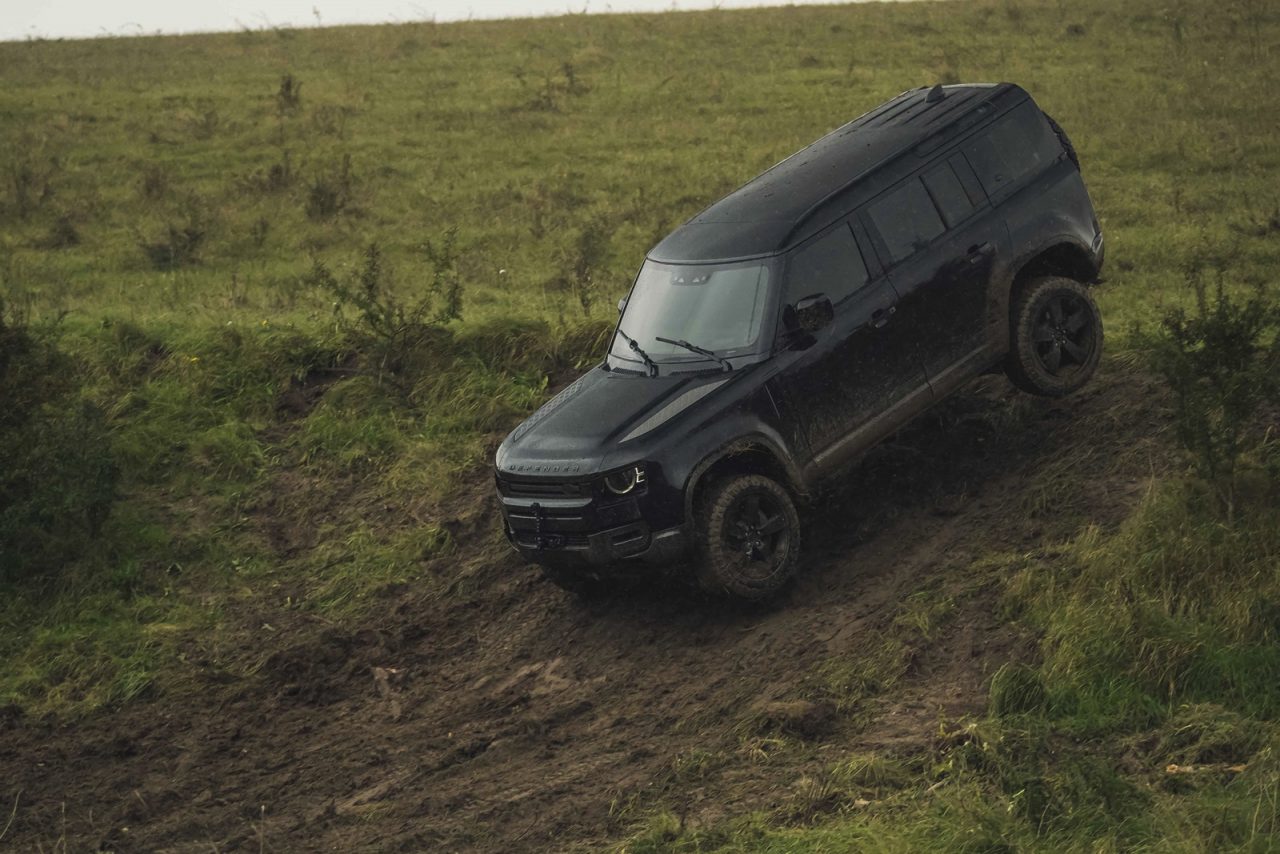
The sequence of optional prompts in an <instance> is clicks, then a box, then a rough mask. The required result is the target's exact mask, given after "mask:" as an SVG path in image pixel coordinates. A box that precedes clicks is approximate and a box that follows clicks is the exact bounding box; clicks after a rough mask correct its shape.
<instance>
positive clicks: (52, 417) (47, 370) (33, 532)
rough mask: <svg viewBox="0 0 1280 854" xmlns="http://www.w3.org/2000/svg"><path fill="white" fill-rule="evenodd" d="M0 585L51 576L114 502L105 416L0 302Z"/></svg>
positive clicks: (57, 355)
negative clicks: (1, 403) (0, 399)
mask: <svg viewBox="0 0 1280 854" xmlns="http://www.w3.org/2000/svg"><path fill="white" fill-rule="evenodd" d="M0 389H2V390H3V399H4V404H5V405H4V406H3V407H0V582H10V581H17V580H21V579H23V578H27V577H32V576H38V575H45V574H49V573H52V572H53V571H56V570H57V569H59V568H60V567H61V566H62V565H63V564H65V563H66V562H67V561H69V560H73V559H74V558H75V557H76V556H77V555H78V554H79V553H81V551H82V550H83V549H84V548H85V546H86V545H87V544H88V542H89V541H90V540H92V539H93V538H94V537H96V536H97V534H98V532H99V529H100V528H101V526H102V524H103V522H104V521H105V520H106V518H107V514H108V513H109V511H110V509H111V504H112V501H113V499H114V497H115V483H116V467H115V464H114V462H113V460H112V456H111V444H110V436H109V435H108V432H107V427H106V423H105V420H104V418H103V416H102V413H101V412H100V411H99V410H98V409H97V408H96V407H94V406H92V405H91V404H89V403H88V402H87V401H85V400H83V399H82V398H81V396H80V393H79V388H78V386H77V382H76V371H75V367H74V365H72V364H71V361H70V360H69V359H68V358H67V357H66V356H65V355H63V354H62V353H61V352H59V351H58V350H57V349H56V348H55V347H53V346H52V345H50V344H48V343H47V342H45V341H42V340H41V339H40V338H39V337H37V336H36V335H34V334H33V333H32V331H31V330H30V329H29V328H28V327H27V326H26V324H25V323H23V322H22V321H21V320H20V319H12V318H11V317H10V316H9V314H8V312H7V311H6V310H5V307H4V303H3V301H0Z"/></svg>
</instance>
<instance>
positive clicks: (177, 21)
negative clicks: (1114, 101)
mask: <svg viewBox="0 0 1280 854" xmlns="http://www.w3.org/2000/svg"><path fill="white" fill-rule="evenodd" d="M832 1H833V0H792V5H801V4H804V5H809V4H813V3H822V2H832ZM781 5H787V4H786V3H785V2H779V0H772V2H770V0H718V2H717V0H675V2H672V0H609V2H604V0H419V2H406V0H198V2H196V1H195V0H0V40H11V39H25V38H35V37H41V38H58V37H69V38H80V37H86V36H106V35H111V36H121V35H138V34H140V33H148V34H149V33H155V32H164V33H190V32H199V31H223V30H239V29H243V28H244V27H250V28H253V29H258V28H261V27H279V26H286V25H287V26H293V27H306V26H315V25H316V24H317V23H320V24H326V25H327V24H352V23H360V24H380V23H388V22H396V21H428V20H432V19H434V20H437V21H457V20H465V19H467V18H508V17H528V16H531V15H558V14H563V13H565V12H569V11H573V12H581V11H583V10H584V8H585V10H586V11H588V12H624V11H625V12H630V11H648V12H658V11H663V10H667V9H707V8H710V7H712V6H719V7H721V8H734V7H741V6H781Z"/></svg>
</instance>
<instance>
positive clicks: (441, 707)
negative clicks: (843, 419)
mask: <svg viewBox="0 0 1280 854" xmlns="http://www.w3.org/2000/svg"><path fill="white" fill-rule="evenodd" d="M1156 406H1158V401H1157V399H1156V397H1155V396H1154V395H1153V394H1152V393H1151V392H1150V389H1149V385H1148V383H1147V382H1146V381H1145V380H1144V379H1143V378H1141V377H1132V376H1117V375H1115V374H1114V373H1113V374H1112V375H1110V376H1108V375H1102V376H1100V377H1099V378H1098V380H1097V382H1096V383H1095V385H1094V386H1093V387H1092V388H1091V389H1090V390H1088V391H1086V392H1084V393H1082V394H1081V395H1079V396H1077V397H1074V398H1071V399H1069V400H1066V401H1056V402H1050V401H1042V400H1031V399H1028V398H1024V397H1019V396H1016V395H1014V394H1013V393H1012V392H1010V391H1008V390H1007V389H1006V386H1005V384H1004V383H1003V381H1000V380H997V379H995V378H992V379H991V380H986V381H983V382H982V383H979V384H978V385H977V387H975V388H974V389H973V390H971V391H970V392H969V393H967V394H965V395H963V396H961V397H959V398H958V399H956V400H955V401H953V402H952V403H950V404H948V405H947V406H945V407H943V408H942V409H941V411H939V412H938V413H936V414H934V415H931V416H929V417H927V418H926V419H924V420H923V421H921V422H920V423H918V424H916V425H914V426H913V427H912V428H910V429H909V430H907V431H904V432H903V433H902V434H900V435H899V436H898V437H896V438H895V440H894V441H892V442H890V443H889V444H888V445H886V446H885V447H884V448H881V449H880V450H878V451H876V452H875V453H874V454H873V455H872V456H871V457H870V458H868V459H867V460H866V461H865V462H864V464H863V465H861V466H860V467H859V468H858V469H856V470H855V471H853V472H851V473H850V474H849V476H848V477H847V478H845V479H843V481H842V486H841V488H840V489H838V490H836V491H835V492H833V493H832V494H831V495H828V496H826V497H825V498H824V499H823V500H822V502H821V504H820V506H819V507H818V508H817V509H816V510H815V511H814V512H813V513H812V514H811V518H810V519H809V520H808V525H809V534H808V539H807V542H808V544H809V552H808V557H807V567H806V569H805V572H804V574H803V576H802V577H801V579H800V580H799V582H798V583H797V584H795V585H794V586H793V587H792V588H791V589H790V591H789V592H788V593H787V595H786V596H785V597H784V598H783V599H782V600H781V601H778V602H775V603H773V604H771V605H766V606H745V605H738V604H733V603H727V602H721V601H711V600H706V599H703V598H701V597H698V596H697V595H695V594H693V593H691V592H689V591H687V590H685V589H684V588H681V587H676V586H672V585H670V584H664V585H656V584H655V585H654V586H653V587H640V588H628V589H626V590H623V591H620V592H619V593H618V594H617V595H615V596H612V597H607V598H604V599H601V600H597V601H590V602H580V601H578V600H575V599H573V598H571V597H569V596H567V595H566V594H564V593H562V592H561V591H559V590H558V589H556V588H554V587H553V586H551V585H550V584H547V583H545V582H543V581H541V580H540V579H539V577H538V575H537V574H536V572H535V571H533V570H532V569H530V568H528V567H525V566H523V565H521V564H520V563H519V562H518V561H517V560H516V559H515V558H514V557H512V556H510V555H508V554H505V553H502V552H498V551H490V552H487V553H486V552H485V551H483V549H482V548H481V546H479V545H477V544H478V543H484V542H488V543H492V542H493V540H492V538H486V537H484V536H483V535H480V534H477V535H475V537H474V541H473V543H472V547H471V554H470V558H469V559H470V560H475V561H483V570H482V572H481V574H480V576H479V578H480V581H481V583H478V584H475V585H474V588H473V587H472V586H470V585H469V586H468V589H469V590H472V589H473V590H474V592H471V593H462V594H459V595H457V596H455V597H453V598H449V599H447V600H431V599H427V598H425V597H422V596H421V595H419V594H417V593H416V592H415V591H412V590H411V591H406V592H404V593H403V594H402V595H401V596H400V598H399V599H398V600H395V601H393V602H390V603H388V605H387V607H383V608H380V609H379V610H378V611H377V613H376V614H374V615H373V616H371V617H370V619H369V623H368V625H366V626H364V627H361V628H360V629H359V630H357V631H350V632H344V631H338V630H334V629H323V628H319V627H317V628H314V629H311V630H307V631H302V630H299V631H298V632H294V633H291V634H290V635H289V636H288V640H287V641H285V642H283V643H282V645H281V646H280V648H278V649H277V650H275V651H272V652H271V653H270V654H268V655H266V656H265V659H264V663H263V665H262V667H261V668H260V670H259V671H258V673H257V674H256V675H255V676H254V677H252V678H249V679H241V680H236V681H234V682H232V683H231V684H221V683H216V682H215V683H211V685H210V687H209V689H208V691H207V694H206V695H204V696H198V697H197V696H187V697H165V698H161V699H158V700H155V701H152V702H147V703H137V704H134V705H131V706H129V707H127V708H125V709H124V710H122V711H119V712H117V713H115V714H102V715H98V716H94V717H92V718H90V719H87V720H83V721H79V722H75V723H63V724H55V723H51V722H42V721H29V720H21V719H11V718H7V717H5V716H4V715H3V714H2V713H0V720H4V721H5V723H3V724H0V726H3V727H5V728H6V729H5V730H4V738H3V740H2V742H0V781H3V782H2V783H0V798H7V801H6V809H5V812H6V813H7V812H8V808H7V807H8V805H9V804H12V803H13V802H14V800H15V798H16V800H17V803H18V806H17V808H16V810H15V813H14V820H13V823H12V825H11V826H10V828H9V830H8V835H7V837H6V838H5V839H4V841H3V844H5V845H10V844H12V845H16V846H17V847H18V848H20V849H34V848H38V847H41V846H43V847H44V848H54V847H55V846H56V845H57V844H58V843H59V842H60V841H62V842H64V843H66V844H67V845H68V846H69V847H70V848H72V849H89V850H94V846H97V847H98V848H99V849H102V850H119V851H134V850H147V851H210V850H219V851H233V850H272V849H275V850H369V851H373V850H377V851H383V850H390V851H395V850H406V851H409V850H412V851H418V850H483V851H520V850H530V851H538V850H551V849H555V850H564V849H572V848H578V847H581V848H591V847H595V846H599V845H601V844H604V843H607V842H609V841H610V840H616V839H617V838H619V837H620V836H622V835H625V833H626V832H627V830H628V828H629V826H630V825H631V823H632V822H633V821H634V820H635V819H636V818H637V817H638V816H639V815H641V814H642V813H643V812H644V811H645V810H647V809H650V808H653V807H654V806H657V805H661V804H664V803H666V804H672V803H674V801H675V800H676V799H678V802H679V805H680V809H681V810H682V811H683V812H684V813H685V814H686V815H687V816H688V817H689V818H690V820H692V821H698V820H713V819H715V818H717V817H719V816H722V815H725V814H738V813H741V812H744V811H747V810H751V809H773V808H781V807H784V806H785V805H786V803H787V802H788V798H790V797H791V795H790V788H791V787H792V786H793V784H795V782H796V781H797V780H798V779H800V778H801V777H803V776H805V775H811V774H814V773H816V772H819V771H821V769H822V768H825V767H828V766H829V765H830V764H831V763H832V762H835V761H837V760H839V759H840V758H841V757H842V756H845V755H848V754H850V753H852V752H856V751H864V750H871V749H875V750H887V751H892V752H899V753H909V752H911V751H912V750H917V749H923V748H924V747H925V746H926V745H927V744H928V743H929V739H930V738H931V736H932V734H933V733H935V732H936V730H937V724H938V720H939V718H940V717H954V716H956V715H960V714H965V713H970V712H978V711H981V710H982V708H983V707H984V704H985V685H986V682H987V680H988V679H989V676H990V674H991V673H992V672H994V670H995V669H996V668H998V667H999V666H1000V665H1001V664H1003V663H1004V662H1005V661H1008V660H1010V659H1017V658H1020V657H1023V656H1025V655H1026V654H1027V653H1028V651H1029V650H1030V649H1031V645H1030V643H1029V641H1028V639H1026V638H1022V637H1020V636H1019V635H1018V634H1017V633H1016V632H1015V631H1013V630H1012V629H1010V628H1009V626H1007V625H1006V624H1003V623H1002V622H1001V621H1000V620H999V619H998V617H997V616H996V615H995V613H996V609H995V608H994V607H993V596H994V593H993V591H991V590H990V589H988V588H984V587H983V586H982V584H980V583H976V582H975V581H974V578H975V576H974V575H973V574H972V567H973V566H974V565H975V562H977V561H979V559H982V558H985V557H986V556H989V555H991V554H993V553H1007V552H1017V551H1025V550H1027V549H1029V548H1032V547H1034V546H1035V545H1036V544H1038V543H1041V542H1043V541H1045V540H1052V539H1055V538H1061V537H1064V536H1067V535H1069V534H1070V533H1071V532H1073V531H1075V530H1077V529H1078V527H1079V526H1080V525H1082V524H1086V523H1098V524H1102V525H1111V524H1114V523H1116V522H1118V521H1119V519H1121V518H1123V516H1124V515H1125V513H1126V512H1127V511H1128V509H1129V508H1130V507H1131V506H1132V505H1133V504H1134V503H1135V502H1136V500H1137V498H1138V496H1139V494H1140V493H1141V491H1142V489H1143V485H1144V483H1145V479H1146V477H1148V476H1149V474H1150V472H1151V470H1152V467H1153V465H1154V466H1156V467H1159V466H1160V463H1159V460H1160V458H1161V456H1162V446H1161V444H1160V439H1159V438H1158V437H1156V438H1153V437H1152V435H1151V432H1152V425H1154V424H1158V423H1161V421H1160V419H1159V418H1157V417H1155V415H1154V408H1155V407H1156ZM476 477H477V483H480V482H481V481H482V480H486V479H487V475H486V473H483V472H481V473H477V476H476ZM476 489H477V490H479V487H476ZM488 506H489V509H490V512H492V504H490V505H488ZM493 524H496V519H495V520H494V522H493ZM462 547H463V549H464V550H465V549H466V548H467V544H466V543H465V542H463V544H462ZM484 548H488V549H493V548H495V547H494V546H492V545H490V546H485V547H484ZM926 590H927V591H932V592H933V594H934V595H933V598H934V599H938V600H940V601H946V602H949V603H951V604H950V606H949V610H948V612H947V615H946V617H945V619H944V618H941V617H938V618H935V617H933V616H930V614H929V613H923V612H922V613H921V614H914V612H907V617H908V618H910V619H907V621H906V622H905V623H904V611H903V603H910V602H913V601H915V599H914V598H913V597H915V596H916V594H918V593H919V592H920V591H926ZM911 620H916V621H917V622H918V623H919V628H918V629H917V628H912V626H913V625H914V624H913V623H911ZM908 624H910V625H908ZM904 625H905V626H907V628H906V629H903V628H902V627H903V626H904ZM905 631H910V632H911V634H910V637H911V638H913V640H912V641H911V643H909V644H905V645H900V646H901V648H900V649H899V648H898V647H892V648H890V652H892V653H893V654H894V655H895V656H897V657H896V658H894V659H893V662H894V664H895V666H897V668H898V669H897V670H896V671H894V672H895V673H898V674H899V677H898V678H896V680H895V681H894V682H893V683H892V685H891V686H890V687H888V688H880V689H877V687H876V686H875V685H874V684H871V683H868V686H869V687H867V688H866V689H865V691H864V694H865V698H864V699H863V700H860V701H858V703H857V704H856V705H855V706H850V705H849V704H846V705H845V706H844V707H841V708H840V709H839V711H833V710H832V707H829V706H827V705H826V704H828V703H835V704H836V705H839V703H838V701H836V700H832V699H831V698H829V697H825V696H819V695H820V694H821V691H820V690H818V688H816V687H815V686H820V684H821V683H822V679H823V678H825V677H823V674H824V673H827V670H826V669H824V668H829V667H830V666H831V663H832V662H854V663H857V662H860V661H862V660H864V659H866V658H867V657H868V656H869V655H871V654H872V652H873V650H874V648H875V643H876V642H878V641H879V640H882V639H883V638H885V637H888V636H891V635H892V636H894V637H896V636H897V635H893V632H900V633H901V632H905ZM770 734H779V735H780V736H781V737H779V738H769V737H765V736H769V735H770ZM787 738H791V739H793V740H794V741H793V742H788V741H787ZM792 743H797V744H800V745H801V746H800V747H799V748H796V747H791V748H788V747H787V744H792Z"/></svg>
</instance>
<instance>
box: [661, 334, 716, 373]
mask: <svg viewBox="0 0 1280 854" xmlns="http://www.w3.org/2000/svg"><path fill="white" fill-rule="evenodd" d="M653 340H654V341H661V342H662V343H663V344H674V345H676V346H677V347H683V348H685V349H686V350H688V351H689V352H690V353H697V354H698V355H700V356H707V357H708V358H711V359H715V360H716V361H717V362H719V363H720V364H721V365H723V366H724V369H725V370H726V371H732V370H733V365H731V364H729V360H728V359H726V358H725V357H724V356H721V355H719V354H717V353H716V352H715V351H714V350H708V349H707V348H706V347H699V346H698V345H697V344H690V343H689V342H688V341H683V340H682V341H676V340H675V339H672V338H663V337H661V336H659V335H655V336H653Z"/></svg>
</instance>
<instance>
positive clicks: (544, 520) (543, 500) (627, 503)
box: [498, 479, 688, 567]
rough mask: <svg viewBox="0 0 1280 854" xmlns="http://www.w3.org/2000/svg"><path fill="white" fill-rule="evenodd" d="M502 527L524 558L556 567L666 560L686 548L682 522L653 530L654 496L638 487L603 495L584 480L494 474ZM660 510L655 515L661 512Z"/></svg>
mask: <svg viewBox="0 0 1280 854" xmlns="http://www.w3.org/2000/svg"><path fill="white" fill-rule="evenodd" d="M498 486H499V499H500V500H501V502H502V516H503V530H504V532H505V533H506V535H507V540H508V542H510V543H511V545H512V547H513V548H515V549H516V551H518V552H520V554H521V555H522V556H523V557H524V558H525V559H526V560H529V561H532V562H534V563H540V564H545V565H549V566H559V567H604V566H609V565H612V564H620V563H650V564H655V565H658V564H668V563H673V562H676V561H678V560H679V559H680V558H681V557H682V556H683V555H684V553H685V552H686V551H687V548H688V535H687V532H686V530H685V526H684V525H683V524H674V525H673V524H672V523H673V522H675V521H676V520H668V521H666V524H665V525H662V526H661V527H660V528H658V529H657V530H655V529H654V522H655V521H656V520H655V515H654V514H652V513H651V512H649V511H652V510H654V509H655V508H654V507H652V506H650V505H651V504H652V501H653V499H654V496H653V495H652V494H650V493H649V491H648V489H647V488H646V489H644V490H642V491H640V492H638V493H637V494H635V495H630V496H626V497H619V496H605V495H602V494H601V493H600V492H599V491H598V490H596V489H593V488H592V487H591V486H590V485H589V484H581V483H576V484H574V483H558V484H557V483H541V484H538V483H529V482H524V483H519V482H510V481H506V482H504V481H503V480H501V479H499V482H498ZM661 515H662V514H657V516H659V517H661Z"/></svg>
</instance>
